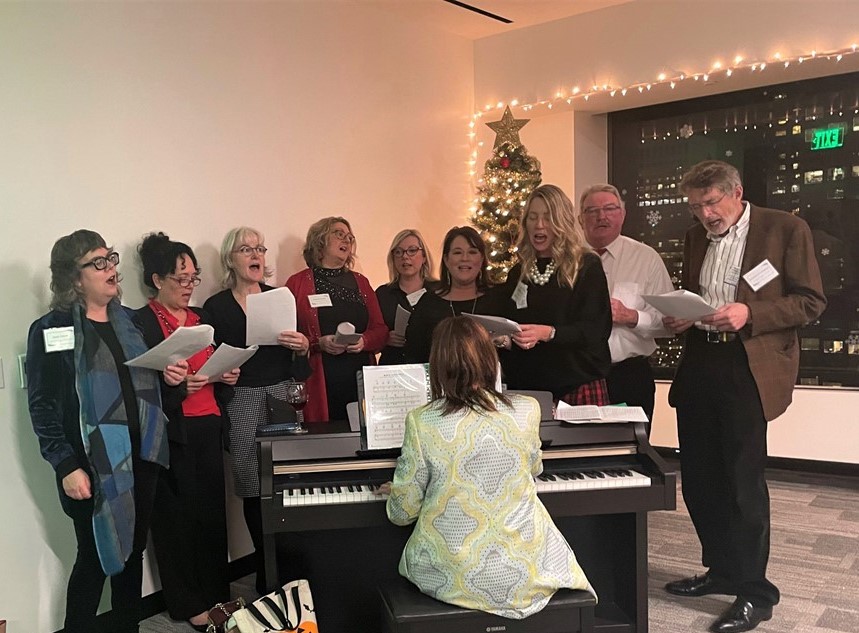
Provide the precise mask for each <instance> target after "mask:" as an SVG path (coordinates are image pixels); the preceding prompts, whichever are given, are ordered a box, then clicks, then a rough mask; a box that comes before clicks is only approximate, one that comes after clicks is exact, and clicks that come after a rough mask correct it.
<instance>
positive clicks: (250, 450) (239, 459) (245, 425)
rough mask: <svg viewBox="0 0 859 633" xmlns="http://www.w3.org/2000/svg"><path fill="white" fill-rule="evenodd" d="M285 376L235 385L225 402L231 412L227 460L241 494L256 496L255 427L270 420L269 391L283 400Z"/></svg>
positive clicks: (285, 383)
mask: <svg viewBox="0 0 859 633" xmlns="http://www.w3.org/2000/svg"><path fill="white" fill-rule="evenodd" d="M287 383H288V381H286V380H284V381H283V382H279V383H277V384H275V385H268V386H266V387H236V388H235V395H234V396H233V399H232V400H230V402H229V404H228V405H227V412H228V413H229V416H230V423H231V426H230V458H231V459H230V461H231V462H232V466H233V479H234V481H235V489H236V494H237V495H238V496H240V497H258V496H259V463H258V461H257V447H256V432H257V427H260V426H263V425H265V424H268V423H269V419H268V410H267V409H266V403H265V396H266V394H270V395H272V396H274V397H275V398H278V399H279V400H286V385H287Z"/></svg>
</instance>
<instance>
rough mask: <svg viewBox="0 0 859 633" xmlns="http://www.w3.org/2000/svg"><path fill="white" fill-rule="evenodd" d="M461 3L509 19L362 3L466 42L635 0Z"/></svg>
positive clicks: (435, 5)
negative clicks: (460, 37)
mask: <svg viewBox="0 0 859 633" xmlns="http://www.w3.org/2000/svg"><path fill="white" fill-rule="evenodd" d="M460 1H461V2H462V3H463V4H468V5H470V6H472V7H475V8H478V9H482V10H484V11H487V12H489V13H492V14H495V15H498V16H501V17H504V18H507V19H509V20H512V21H513V22H512V24H504V23H503V22H500V21H498V20H495V19H493V18H490V17H486V16H484V15H481V14H479V13H475V12H474V11H470V10H468V9H465V8H463V7H459V6H456V5H453V4H450V3H449V2H444V0H362V2H364V3H366V2H369V3H372V4H375V5H378V6H379V7H380V8H384V9H385V10H387V11H391V12H394V13H397V14H398V15H401V16H403V17H406V18H408V19H410V20H416V21H419V22H422V23H424V24H431V25H433V26H435V27H437V28H440V29H443V30H445V31H448V32H451V33H456V34H457V35H461V36H463V37H467V38H469V39H479V38H481V37H488V36H490V35H497V34H499V33H507V32H508V31H512V30H514V29H521V28H525V27H526V26H534V25H535V24H542V23H543V22H551V21H552V20H560V19H562V18H568V17H570V16H572V15H577V14H579V13H587V12H588V11H595V10H597V9H602V8H604V7H610V6H612V5H616V4H625V3H627V2H633V1H634V0H460Z"/></svg>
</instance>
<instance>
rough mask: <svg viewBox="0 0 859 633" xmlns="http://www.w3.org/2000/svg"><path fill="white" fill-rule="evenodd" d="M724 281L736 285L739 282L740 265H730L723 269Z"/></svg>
mask: <svg viewBox="0 0 859 633" xmlns="http://www.w3.org/2000/svg"><path fill="white" fill-rule="evenodd" d="M725 283H726V284H728V285H729V286H736V285H737V284H738V283H740V267H739V266H731V267H730V268H729V269H728V270H726V271H725Z"/></svg>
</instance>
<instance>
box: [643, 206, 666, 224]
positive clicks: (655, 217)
mask: <svg viewBox="0 0 859 633" xmlns="http://www.w3.org/2000/svg"><path fill="white" fill-rule="evenodd" d="M645 217H646V218H647V223H648V224H649V225H650V228H655V227H656V225H657V224H659V222H660V221H661V220H662V214H661V213H659V211H657V210H656V209H651V210H650V211H648V212H647V215H646V216H645Z"/></svg>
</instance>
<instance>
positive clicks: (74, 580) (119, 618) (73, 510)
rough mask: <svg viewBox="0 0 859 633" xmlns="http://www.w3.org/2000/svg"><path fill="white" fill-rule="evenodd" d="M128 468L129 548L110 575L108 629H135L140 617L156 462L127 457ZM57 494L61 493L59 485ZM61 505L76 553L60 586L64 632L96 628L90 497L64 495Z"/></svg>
mask: <svg viewBox="0 0 859 633" xmlns="http://www.w3.org/2000/svg"><path fill="white" fill-rule="evenodd" d="M133 469H134V511H135V517H136V523H135V525H134V549H133V550H132V552H131V555H130V556H129V558H128V561H126V563H125V569H123V571H122V572H121V573H119V574H117V575H115V576H111V577H110V593H111V599H110V603H111V613H110V617H109V620H110V626H109V628H108V629H107V630H109V631H111V633H137V631H138V624H139V622H140V616H141V604H142V597H141V589H142V584H143V550H144V549H145V548H146V538H147V535H148V533H149V521H150V516H151V512H152V504H153V500H154V499H155V486H156V481H157V480H158V474H159V472H160V471H162V470H163V469H162V468H161V467H160V466H158V465H157V464H153V463H151V462H145V461H142V460H140V459H138V458H137V457H135V458H134V459H133ZM60 494H65V493H64V492H63V491H62V486H61V485H60ZM63 509H64V510H65V511H66V513H67V514H68V515H69V517H71V519H72V522H73V523H74V528H75V536H76V537H77V556H76V557H75V563H74V566H73V567H72V573H71V575H70V576H69V584H68V587H67V589H66V619H65V623H64V625H63V631H64V633H92V632H93V631H98V630H99V629H98V626H97V625H96V612H97V611H98V604H99V602H100V601H101V594H102V591H103V590H104V581H105V579H106V576H105V573H104V571H103V570H102V568H101V562H100V561H99V558H98V551H97V550H96V545H95V536H94V535H93V531H92V513H93V500H92V498H90V499H84V500H82V501H74V500H72V499H65V500H64V503H63Z"/></svg>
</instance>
